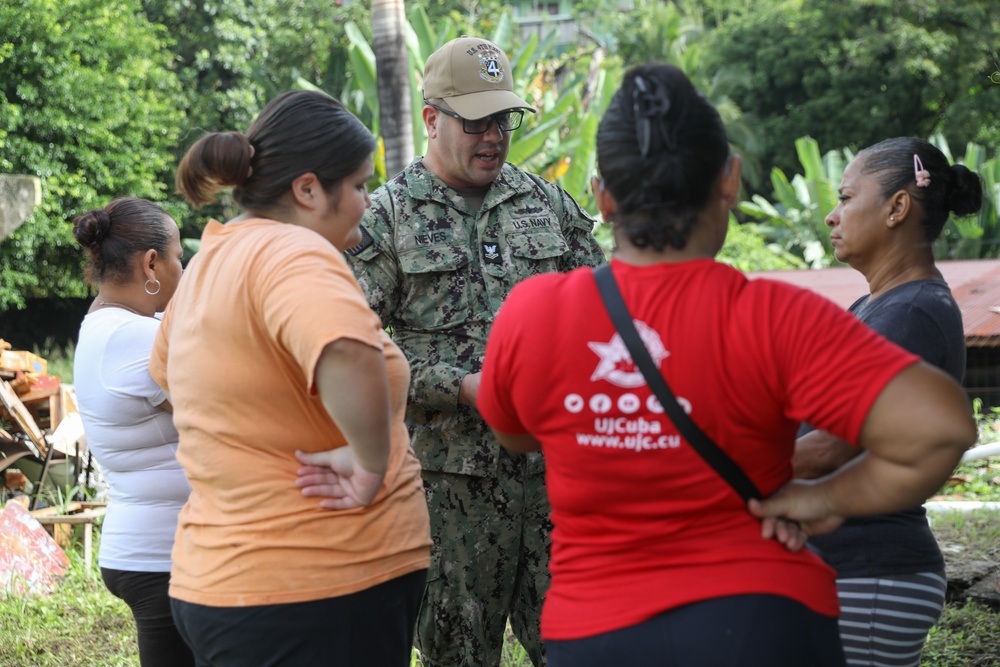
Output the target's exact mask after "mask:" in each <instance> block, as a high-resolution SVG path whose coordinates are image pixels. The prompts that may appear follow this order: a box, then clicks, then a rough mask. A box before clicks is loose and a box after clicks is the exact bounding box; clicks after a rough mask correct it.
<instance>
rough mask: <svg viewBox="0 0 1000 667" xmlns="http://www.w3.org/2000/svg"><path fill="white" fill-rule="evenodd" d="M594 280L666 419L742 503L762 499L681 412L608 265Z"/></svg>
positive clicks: (741, 473) (742, 474)
mask: <svg viewBox="0 0 1000 667" xmlns="http://www.w3.org/2000/svg"><path fill="white" fill-rule="evenodd" d="M594 278H595V279H596V280H597V289H598V290H599V291H600V293H601V299H602V300H603V301H604V307H605V308H607V309H608V315H610V316H611V321H612V322H613V323H614V325H615V329H617V330H618V334H619V335H620V336H621V337H622V340H623V341H624V342H625V346H626V347H627V348H628V351H629V354H631V355H632V361H633V362H634V363H635V365H636V366H638V367H639V370H640V371H642V376H643V377H644V378H646V384H648V385H649V388H650V389H652V390H653V393H654V394H656V398H658V399H659V400H660V404H661V405H662V406H663V409H664V410H665V411H666V413H667V416H669V417H670V420H671V421H673V422H674V425H675V426H676V427H677V429H678V430H679V431H680V432H681V435H683V436H684V438H685V439H687V441H688V443H689V444H690V445H691V446H692V447H693V448H694V450H695V451H696V452H698V454H699V455H700V456H701V458H703V459H705V461H706V462H707V463H708V464H709V465H710V466H712V467H713V468H715V471H716V472H717V473H719V475H720V476H721V477H722V478H723V479H724V480H726V482H728V483H729V486H731V487H733V489H735V490H736V493H738V494H740V497H741V498H743V500H744V501H748V500H750V499H751V498H758V499H759V498H760V497H761V495H760V491H758V490H757V487H756V486H755V485H754V483H753V482H752V481H751V480H750V478H749V477H747V476H746V473H744V472H743V470H742V469H741V468H740V467H739V466H738V465H736V463H734V462H733V460H732V459H731V458H729V455H728V454H726V453H725V452H724V451H722V450H721V449H720V448H719V446H718V445H717V444H715V442H713V441H712V439H711V438H709V437H708V436H707V435H705V432H704V431H702V430H701V428H699V427H698V425H697V424H695V423H694V421H693V420H692V419H691V417H689V416H688V414H687V413H686V412H685V411H684V408H682V407H681V405H680V404H679V403H678V402H677V398H676V397H675V396H674V392H672V391H671V390H670V385H668V384H667V381H666V379H664V377H663V374H662V373H660V371H659V370H658V369H657V368H656V364H655V363H654V362H653V358H652V357H650V356H649V350H647V349H646V345H645V344H644V343H643V342H642V339H641V338H640V337H639V332H638V331H636V328H635V324H634V323H633V322H632V316H631V315H630V314H629V312H628V308H627V307H626V306H625V301H624V300H622V294H621V291H619V289H618V284H617V283H615V277H614V274H612V273H611V265H610V264H603V265H601V266H599V267H596V268H595V269H594Z"/></svg>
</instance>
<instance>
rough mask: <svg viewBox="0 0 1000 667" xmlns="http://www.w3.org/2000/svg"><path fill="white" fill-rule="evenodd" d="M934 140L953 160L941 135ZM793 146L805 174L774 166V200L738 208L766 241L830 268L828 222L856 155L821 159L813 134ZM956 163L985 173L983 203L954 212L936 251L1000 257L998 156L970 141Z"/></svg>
mask: <svg viewBox="0 0 1000 667" xmlns="http://www.w3.org/2000/svg"><path fill="white" fill-rule="evenodd" d="M930 141H931V142H932V143H934V144H935V145H936V146H937V147H938V148H940V149H941V151H942V152H943V153H944V154H945V156H946V157H948V159H949V160H950V161H952V162H953V163H954V162H955V160H954V159H953V158H952V155H951V151H950V149H949V148H948V142H947V141H946V140H945V138H944V137H943V136H942V135H936V136H934V137H931V139H930ZM795 148H796V151H797V153H798V158H799V162H800V164H801V166H802V169H803V171H804V173H803V174H795V175H794V176H793V177H792V180H791V181H789V180H788V178H787V177H786V176H785V172H783V171H782V170H781V169H778V168H777V167H775V168H774V169H773V170H772V171H771V188H772V192H773V193H774V194H773V197H774V201H773V202H772V201H769V200H768V199H767V198H765V197H763V196H762V195H759V194H755V195H753V196H752V197H751V201H748V202H747V201H744V202H741V203H740V205H739V208H740V210H741V211H742V212H743V213H745V214H747V215H748V216H750V217H751V218H752V219H753V220H755V221H757V222H756V224H755V225H754V226H753V227H752V229H754V230H755V231H756V232H757V233H759V234H761V235H762V236H763V237H764V238H765V239H766V240H767V241H769V242H771V243H775V244H777V245H778V246H780V247H782V248H784V249H785V250H787V251H788V252H790V253H791V254H793V255H795V256H797V257H800V258H802V260H803V261H804V262H805V263H806V265H808V266H810V267H812V268H820V267H824V266H830V265H832V264H833V263H834V262H835V258H834V256H833V248H832V246H831V245H830V235H829V229H828V228H827V227H826V224H825V222H824V220H825V219H826V216H827V215H828V214H829V213H830V211H832V210H833V209H834V208H835V207H836V206H837V190H838V188H839V187H840V179H841V177H842V176H843V173H844V167H845V166H846V165H847V163H848V162H850V161H851V160H852V159H853V158H854V153H853V152H852V151H851V150H850V149H847V148H845V149H842V150H840V151H829V152H827V153H826V154H825V155H823V156H822V157H821V156H820V150H819V143H818V142H817V141H816V140H815V139H813V138H811V137H802V138H800V139H798V140H797V141H796V142H795ZM958 162H959V163H962V164H965V166H966V167H968V168H969V169H971V170H972V171H975V172H977V173H979V175H980V176H981V177H982V180H983V195H984V197H983V207H982V210H981V211H980V212H979V214H978V215H975V216H967V217H963V218H956V217H955V216H951V217H950V218H949V219H948V223H947V225H946V226H945V229H944V231H943V232H942V234H941V236H940V238H939V239H938V241H937V242H936V243H935V247H934V251H935V255H936V257H938V258H939V259H980V258H986V257H1000V157H994V158H991V159H986V152H985V150H984V149H983V148H982V147H981V146H979V145H977V144H969V145H968V146H967V147H966V151H965V155H964V157H963V158H962V159H960V160H959V161H958Z"/></svg>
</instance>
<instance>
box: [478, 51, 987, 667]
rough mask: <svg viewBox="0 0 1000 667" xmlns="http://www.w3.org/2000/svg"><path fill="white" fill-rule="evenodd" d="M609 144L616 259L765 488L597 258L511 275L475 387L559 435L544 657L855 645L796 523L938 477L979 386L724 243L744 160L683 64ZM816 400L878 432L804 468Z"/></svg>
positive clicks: (685, 660)
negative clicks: (621, 309)
mask: <svg viewBox="0 0 1000 667" xmlns="http://www.w3.org/2000/svg"><path fill="white" fill-rule="evenodd" d="M597 144H598V161H599V166H600V170H601V173H602V175H603V181H597V182H595V189H596V192H597V199H598V204H599V206H600V208H601V212H602V214H603V216H604V219H605V220H608V221H613V223H614V232H615V239H616V248H615V251H614V255H613V258H612V261H611V270H612V273H613V276H614V279H615V281H616V282H617V284H618V286H619V288H620V290H621V292H622V295H623V299H624V302H625V305H626V306H627V308H628V311H629V313H630V316H631V318H633V320H634V322H635V324H636V328H637V330H638V331H639V335H640V337H641V338H642V340H643V342H644V344H645V346H646V347H647V349H648V350H649V352H650V355H651V356H652V358H653V361H654V363H655V364H656V365H657V366H658V369H659V372H660V373H662V374H663V376H664V377H665V378H666V380H667V382H668V384H669V385H670V386H671V387H672V389H673V391H674V393H675V394H676V396H677V401H678V403H680V404H681V405H682V406H683V407H684V409H685V411H686V412H687V413H688V414H689V415H690V417H691V418H692V419H693V420H694V422H695V423H696V424H698V426H700V428H701V429H702V430H703V431H704V432H705V433H706V434H707V435H708V436H709V437H710V438H711V439H712V440H714V441H715V442H716V443H717V444H718V445H719V446H720V447H721V448H722V449H723V450H724V451H725V452H726V453H727V454H728V455H729V456H730V457H731V458H732V459H733V460H734V461H735V463H736V464H737V465H738V466H739V467H740V468H741V469H742V470H743V471H744V472H745V473H746V474H747V475H748V476H749V478H750V479H751V480H752V481H753V482H754V484H755V485H756V487H757V488H758V489H760V491H761V492H762V494H763V496H764V497H765V498H767V500H765V501H763V502H759V501H751V503H750V507H749V510H750V511H748V507H747V505H746V504H745V503H744V502H743V500H742V499H741V498H740V497H739V496H738V495H737V494H736V493H734V492H733V490H732V489H731V488H730V487H729V486H728V485H727V484H726V482H725V481H723V480H722V478H721V477H720V476H719V475H718V473H716V472H715V471H714V470H713V468H712V467H710V466H709V465H708V464H707V463H706V462H705V461H704V460H703V459H701V458H700V457H699V455H698V454H697V453H696V452H695V451H694V450H692V448H691V447H690V446H689V445H688V444H687V441H686V440H685V439H684V438H683V437H682V436H681V435H680V434H679V432H678V429H677V428H676V427H675V426H674V424H673V423H672V421H671V419H670V418H669V417H668V416H667V415H666V414H664V409H663V406H662V405H661V404H660V402H659V401H658V400H657V398H656V396H655V395H654V394H653V393H652V391H651V390H650V388H649V387H648V386H647V384H646V382H645V380H644V378H643V376H642V374H641V373H640V372H639V371H638V370H636V367H635V366H634V365H633V362H632V358H631V356H630V354H629V352H628V350H627V348H626V347H625V345H624V344H623V342H622V338H621V336H620V335H619V334H618V333H617V331H616V328H615V326H614V325H613V324H612V322H611V320H610V318H609V316H608V314H607V311H606V309H605V307H604V305H603V303H602V301H601V297H600V296H599V293H598V289H597V285H596V282H595V279H594V275H593V274H592V271H591V270H589V269H580V270H577V271H573V272H571V273H568V274H562V275H555V274H551V275H542V276H538V277H534V278H530V279H528V280H526V281H524V282H522V283H521V284H520V285H518V286H517V287H516V288H515V289H514V290H513V292H512V293H511V295H510V296H509V297H508V299H507V301H506V302H505V303H504V305H503V307H502V309H501V310H500V313H499V315H498V316H497V319H496V322H495V323H494V326H493V329H492V330H491V334H490V339H489V342H488V345H487V349H486V359H485V362H484V366H483V379H482V386H481V388H480V394H479V397H478V405H479V410H480V412H481V413H482V414H483V417H484V418H485V419H486V421H487V422H488V423H489V424H490V425H491V427H492V428H493V429H494V431H496V433H497V437H498V439H499V440H500V442H501V443H502V444H503V445H504V446H505V447H507V448H508V449H511V450H514V451H531V450H534V449H538V448H539V447H540V448H541V449H542V451H543V452H544V454H545V457H546V465H547V477H546V482H547V485H548V492H549V498H550V501H551V505H552V520H553V523H554V525H555V529H554V532H553V536H552V555H551V562H550V568H551V571H552V586H551V588H550V590H549V592H548V594H547V597H546V601H545V606H544V609H543V615H542V635H543V637H544V638H545V640H546V647H547V649H546V650H547V652H548V658H549V664H550V666H551V667H561V666H564V665H572V666H573V667H590V666H597V665H607V666H618V665H629V666H630V667H642V666H644V665H658V666H660V665H684V666H685V667H692V666H697V665H705V666H706V667H707V666H708V665H712V666H713V667H718V666H723V665H734V666H735V665H739V666H740V667H753V666H757V665H759V666H760V667H765V666H766V667H801V666H802V665H810V666H814V665H819V666H826V665H831V666H833V665H843V664H844V657H843V653H842V650H841V648H840V642H839V638H838V634H837V619H836V617H837V614H838V605H837V596H836V590H835V586H834V573H833V571H832V570H831V569H830V568H829V567H828V566H826V565H825V564H824V563H823V562H822V561H821V560H820V559H819V558H817V557H816V556H815V555H814V554H812V553H810V552H809V551H807V550H801V546H802V544H803V543H804V541H805V538H806V536H808V535H809V534H815V533H820V532H824V531H828V530H832V529H833V528H834V527H835V526H836V525H838V524H839V523H840V522H841V521H842V520H843V518H844V517H846V516H853V515H858V514H865V513H871V512H880V511H891V510H895V509H899V508H901V507H905V506H907V505H910V504H913V503H915V502H920V501H921V500H923V499H924V498H926V497H927V496H929V495H930V494H931V493H933V492H934V490H935V489H936V488H938V486H939V485H940V483H941V482H942V481H943V480H944V479H945V478H946V477H947V476H948V474H949V473H950V472H951V470H952V469H953V468H954V466H955V464H956V463H957V462H958V459H959V457H960V456H961V453H962V451H964V450H965V449H966V448H967V447H968V446H969V445H970V444H971V443H973V442H974V441H975V438H976V429H975V424H974V422H973V420H972V417H971V414H970V410H969V406H968V402H967V400H966V398H965V395H964V393H963V392H962V389H961V387H960V386H959V385H958V384H957V383H956V382H955V381H954V380H953V379H951V378H950V377H948V376H947V375H945V374H943V373H941V372H940V371H938V370H936V369H934V368H932V367H930V366H928V365H926V364H924V363H922V362H920V360H919V358H918V357H916V356H914V355H911V354H909V353H907V352H905V351H903V350H901V349H900V348H898V347H896V346H895V345H893V344H891V343H889V342H888V341H886V340H884V339H883V338H881V337H880V336H878V335H877V334H875V333H874V332H872V331H871V330H870V329H868V328H867V327H865V326H863V325H861V324H860V323H859V322H858V321H857V320H856V319H855V318H853V317H851V316H850V315H848V314H847V313H845V312H843V311H842V310H840V309H839V308H837V307H836V306H835V305H833V304H832V303H830V302H828V301H826V300H824V299H822V298H820V297H818V296H816V295H815V294H812V293H810V292H806V291H804V290H800V289H797V288H795V287H792V286H790V285H787V284H782V283H777V282H772V281H767V280H755V281H749V280H747V278H746V277H745V276H743V275H742V274H741V273H739V272H738V271H736V270H734V269H732V268H730V267H728V266H725V265H723V264H720V263H718V262H716V261H715V260H714V259H713V258H714V257H715V255H716V253H717V252H718V251H719V249H720V248H721V247H722V244H723V242H724V240H725V237H726V230H727V227H728V224H729V210H730V208H731V207H732V206H734V205H735V204H736V201H737V197H738V193H739V184H740V166H741V162H740V158H739V157H738V156H733V155H730V154H729V149H728V141H727V138H726V134H725V130H724V128H723V125H722V121H721V119H720V117H719V114H718V112H717V111H716V110H715V109H714V108H713V107H712V106H711V104H710V103H709V102H708V101H707V100H705V98H703V97H702V96H700V95H699V94H698V92H697V91H696V90H695V89H694V87H693V86H692V85H691V82H690V81H689V80H688V79H687V77H686V76H685V75H684V74H683V72H681V71H680V70H678V69H676V68H674V67H670V66H655V65H651V66H645V67H641V68H637V69H635V70H632V71H631V72H629V74H628V75H626V77H625V80H624V82H623V84H622V87H621V89H620V90H619V91H618V93H617V94H616V96H615V98H614V99H613V101H612V103H611V105H610V107H609V109H608V112H607V114H606V115H605V117H604V119H603V120H602V122H601V125H600V129H599V131H598V137H597ZM553 341H558V345H554V344H553ZM803 420H805V421H809V422H810V423H813V424H817V425H818V426H819V427H821V428H824V429H826V430H828V431H830V432H834V433H837V434H838V435H839V436H840V437H842V438H843V439H845V440H847V441H849V442H853V443H856V444H858V445H859V446H861V447H863V448H864V449H865V450H866V453H865V454H863V455H862V456H860V457H858V459H857V463H856V464H854V465H851V466H849V467H847V468H844V469H842V470H840V471H838V472H837V473H835V474H833V475H831V476H829V477H827V478H824V479H823V480H820V481H818V482H813V483H805V482H793V481H790V480H791V477H792V467H791V459H792V454H793V450H794V444H795V434H796V430H797V427H798V423H799V422H800V421H803ZM751 512H752V513H751Z"/></svg>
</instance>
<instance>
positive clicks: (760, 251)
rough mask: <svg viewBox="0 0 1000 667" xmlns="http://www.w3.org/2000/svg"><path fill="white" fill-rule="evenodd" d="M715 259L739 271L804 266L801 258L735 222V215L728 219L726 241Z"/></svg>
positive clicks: (776, 269) (779, 269)
mask: <svg viewBox="0 0 1000 667" xmlns="http://www.w3.org/2000/svg"><path fill="white" fill-rule="evenodd" d="M716 259H718V260H719V261H720V262H723V263H725V264H729V265H731V266H734V267H736V268H737V269H739V270H740V271H784V270H791V269H803V268H806V267H805V264H804V262H803V261H802V260H801V259H799V258H798V257H796V256H795V255H793V254H791V253H789V252H788V251H787V250H785V249H783V248H781V247H780V246H779V245H777V244H774V243H770V244H769V243H767V241H766V240H765V239H764V237H762V236H761V235H760V234H757V233H756V232H754V231H753V229H752V227H751V226H750V225H741V224H739V223H738V222H736V218H735V216H730V218H729V232H728V234H727V235H726V244H725V245H724V246H722V251H721V252H719V254H718V256H717V257H716Z"/></svg>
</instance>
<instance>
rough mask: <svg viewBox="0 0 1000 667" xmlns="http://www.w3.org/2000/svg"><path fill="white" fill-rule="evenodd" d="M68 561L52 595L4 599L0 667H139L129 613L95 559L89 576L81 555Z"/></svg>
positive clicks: (1, 604)
mask: <svg viewBox="0 0 1000 667" xmlns="http://www.w3.org/2000/svg"><path fill="white" fill-rule="evenodd" d="M96 542H97V541H96V540H95V545H94V548H95V553H96V549H97V544H96ZM68 555H69V559H70V568H69V571H68V572H67V574H66V576H65V577H64V578H63V579H62V581H61V582H60V584H59V585H58V586H57V587H56V590H55V591H54V592H53V593H52V594H51V595H47V596H37V595H36V596H23V597H17V596H9V597H7V598H6V599H0V636H2V637H3V638H4V641H2V642H0V664H2V665H5V667H64V666H65V665H74V666H75V667H138V665H139V656H138V650H137V648H136V640H135V622H134V621H133V620H132V615H131V613H130V612H129V609H128V607H127V606H125V603H124V602H122V601H121V600H119V599H118V598H116V597H114V596H112V595H111V594H110V593H109V592H108V590H107V588H105V586H104V583H103V582H102V581H101V573H100V570H99V569H98V566H97V562H96V558H95V559H94V563H93V564H92V566H91V568H90V569H89V570H87V569H86V568H85V567H84V562H83V556H82V554H81V553H79V552H78V550H76V549H73V550H70V552H69V553H68Z"/></svg>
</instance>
